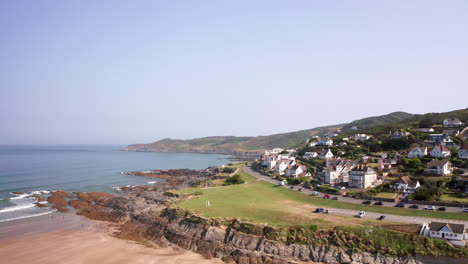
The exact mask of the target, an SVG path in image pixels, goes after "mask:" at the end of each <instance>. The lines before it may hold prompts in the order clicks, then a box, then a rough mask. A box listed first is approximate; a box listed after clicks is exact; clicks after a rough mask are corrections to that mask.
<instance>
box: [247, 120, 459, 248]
mask: <svg viewBox="0 0 468 264" xmlns="http://www.w3.org/2000/svg"><path fill="white" fill-rule="evenodd" d="M467 139H468V127H465V124H464V123H463V122H462V121H461V120H459V119H458V118H445V119H444V121H443V122H442V123H441V124H438V125H435V126H431V127H414V128H408V129H401V130H397V131H380V133H374V134H371V133H360V131H359V128H358V127H352V128H351V129H350V130H349V131H346V132H343V131H341V130H334V131H328V132H326V133H324V134H321V135H316V136H313V137H310V138H307V139H306V140H305V141H304V143H303V144H302V145H301V146H298V147H296V148H290V149H283V148H273V149H270V150H267V151H265V152H264V153H263V154H262V155H261V158H260V159H259V160H258V161H257V163H256V168H257V170H259V171H261V172H262V173H264V174H265V175H268V176H270V177H272V178H276V179H278V180H280V185H288V186H291V189H296V190H298V191H304V190H309V191H310V192H311V194H312V195H316V196H318V195H321V196H322V197H323V198H324V199H335V200H338V199H343V198H346V199H348V200H349V199H359V200H360V201H359V202H362V204H375V205H381V206H382V205H383V206H393V207H407V208H412V209H416V210H417V209H420V210H435V211H446V210H448V208H450V209H451V210H454V211H455V212H457V211H460V212H465V213H468V144H467ZM333 196H334V197H333ZM457 208H458V209H457ZM358 217H360V216H359V215H358ZM419 233H420V235H423V236H430V237H435V238H441V239H445V240H448V241H449V242H451V243H452V244H454V245H462V246H464V245H465V243H466V240H467V239H468V235H467V232H466V230H465V226H464V225H460V224H449V223H441V222H430V223H425V224H423V225H422V227H421V230H420V232H419Z"/></svg>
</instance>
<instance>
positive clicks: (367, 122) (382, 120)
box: [342, 112, 413, 131]
mask: <svg viewBox="0 0 468 264" xmlns="http://www.w3.org/2000/svg"><path fill="white" fill-rule="evenodd" d="M411 117H413V115H412V114H408V113H405V112H393V113H390V114H388V115H382V116H372V117H367V118H363V119H359V120H355V121H353V122H351V123H349V124H347V125H345V126H343V128H342V130H344V131H346V130H348V129H350V128H351V127H353V126H356V127H357V128H358V129H365V128H368V127H373V126H379V125H385V124H390V123H395V122H398V121H401V120H405V119H408V118H411Z"/></svg>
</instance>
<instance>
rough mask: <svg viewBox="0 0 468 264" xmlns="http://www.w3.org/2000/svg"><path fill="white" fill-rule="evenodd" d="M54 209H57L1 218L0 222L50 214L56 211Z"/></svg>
mask: <svg viewBox="0 0 468 264" xmlns="http://www.w3.org/2000/svg"><path fill="white" fill-rule="evenodd" d="M56 211H57V210H50V211H47V212H43V213H39V214H33V215H24V216H19V217H14V218H9V219H3V220H0V223H1V222H7V221H12V220H18V219H23V218H30V217H35V216H41V215H46V214H51V213H53V212H56Z"/></svg>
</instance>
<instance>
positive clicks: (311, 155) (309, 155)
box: [302, 152, 318, 160]
mask: <svg viewBox="0 0 468 264" xmlns="http://www.w3.org/2000/svg"><path fill="white" fill-rule="evenodd" d="M316 157H318V154H317V152H306V153H304V156H302V158H303V159H306V160H310V159H313V158H316Z"/></svg>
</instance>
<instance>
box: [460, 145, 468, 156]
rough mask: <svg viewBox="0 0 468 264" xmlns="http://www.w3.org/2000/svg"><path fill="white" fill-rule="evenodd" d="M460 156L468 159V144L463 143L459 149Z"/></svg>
mask: <svg viewBox="0 0 468 264" xmlns="http://www.w3.org/2000/svg"><path fill="white" fill-rule="evenodd" d="M458 158H460V159H468V145H463V146H462V147H461V148H460V150H459V151H458Z"/></svg>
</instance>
